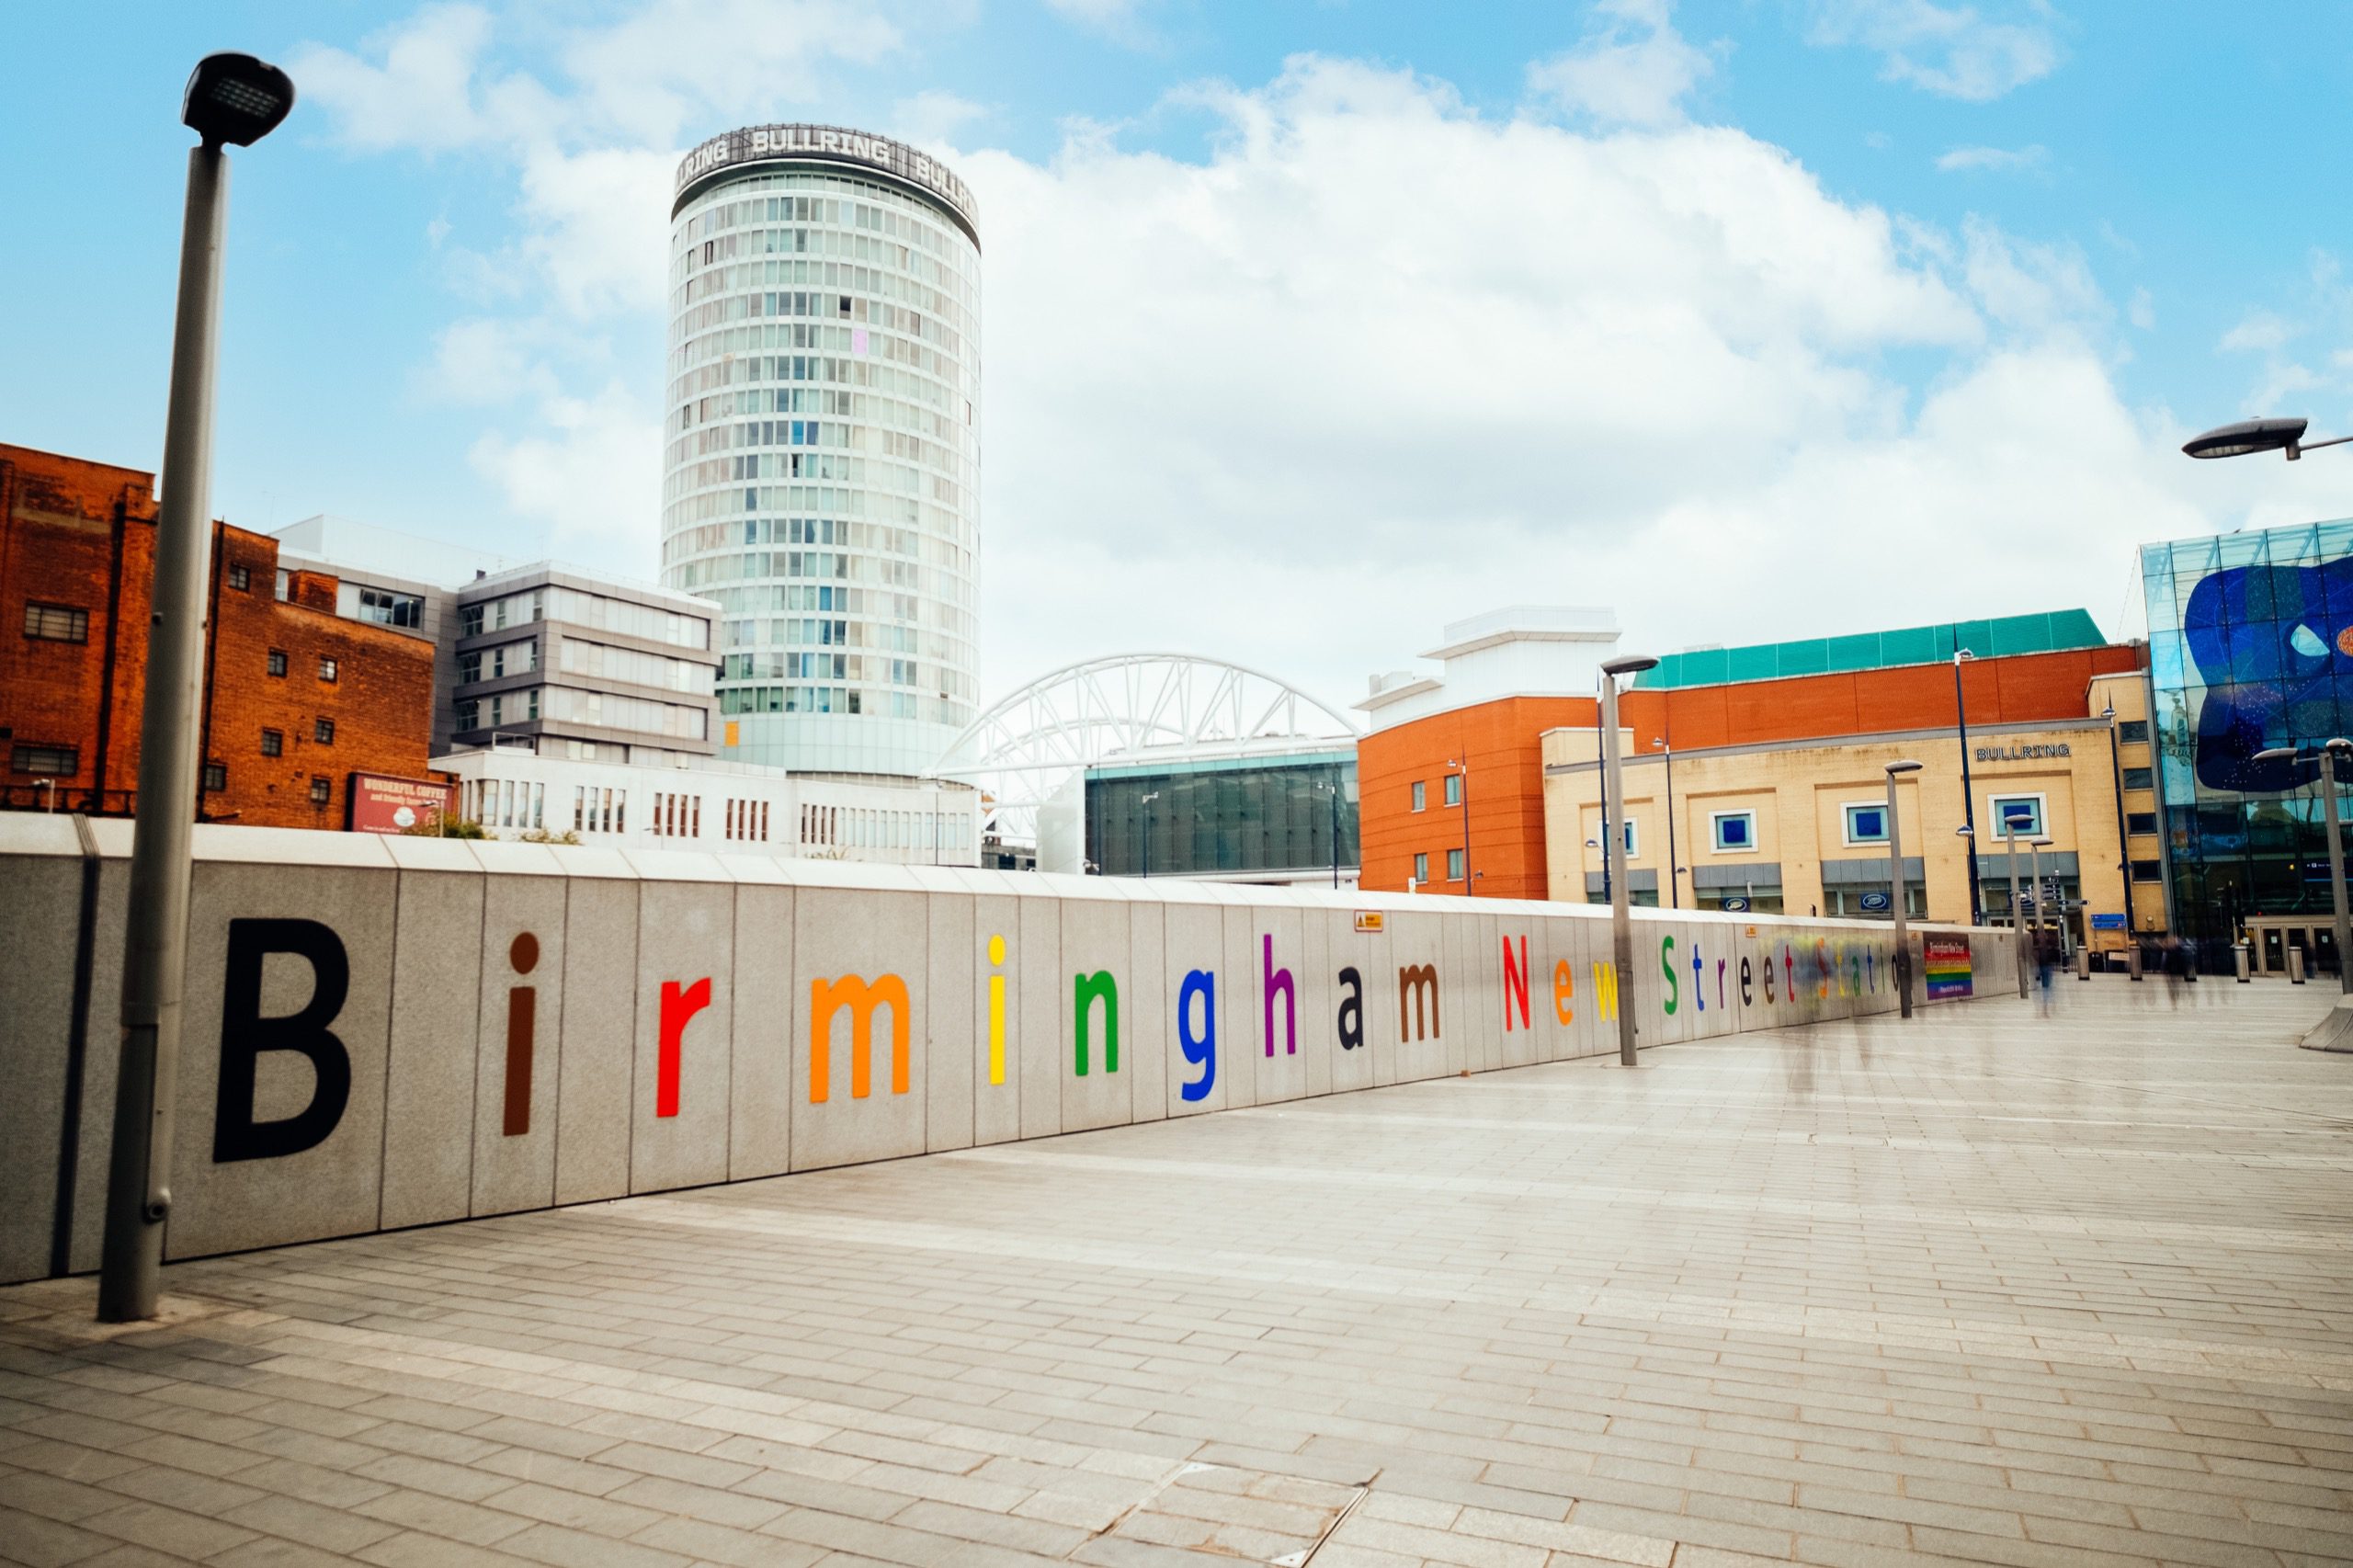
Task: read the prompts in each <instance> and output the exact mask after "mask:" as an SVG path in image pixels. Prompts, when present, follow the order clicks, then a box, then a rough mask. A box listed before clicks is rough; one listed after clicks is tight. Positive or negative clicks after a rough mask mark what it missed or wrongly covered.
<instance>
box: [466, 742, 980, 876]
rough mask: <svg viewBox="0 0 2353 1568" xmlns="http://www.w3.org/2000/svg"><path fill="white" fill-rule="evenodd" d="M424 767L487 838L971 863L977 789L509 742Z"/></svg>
mask: <svg viewBox="0 0 2353 1568" xmlns="http://www.w3.org/2000/svg"><path fill="white" fill-rule="evenodd" d="M433 767H434V770H435V771H436V772H438V773H446V774H449V775H452V776H454V777H455V778H457V780H458V814H459V816H460V818H461V819H463V820H465V821H467V822H473V823H479V824H482V827H483V831H484V832H485V833H487V834H489V835H491V836H492V837H494V838H509V839H516V838H522V837H524V836H526V835H538V834H547V835H551V836H555V837H561V836H562V835H564V834H566V833H572V834H576V835H579V839H580V842H581V843H583V844H600V845H604V846H608V847H643V848H649V849H712V850H725V851H728V852H731V853H733V854H744V855H762V854H765V855H774V856H779V857H782V858H793V859H824V860H859V861H869V862H878V863H881V864H886V865H900V866H932V865H939V866H977V865H978V864H980V847H979V846H980V834H981V797H980V792H979V791H978V790H972V789H971V788H969V787H967V786H963V785H960V784H956V783H954V782H934V781H931V780H921V781H918V780H915V779H907V780H904V781H898V780H881V779H837V778H812V777H809V776H806V775H794V774H787V773H783V772H780V771H779V770H777V769H774V768H765V767H746V766H744V765H742V764H736V763H726V762H702V761H698V762H690V763H671V764H644V763H635V762H615V761H607V760H603V759H575V758H573V757H569V756H555V755H550V754H546V753H540V752H534V751H531V750H529V748H528V747H527V746H524V745H519V744H518V745H512V746H508V745H501V746H499V747H497V748H496V749H487V748H485V749H483V750H469V751H460V752H453V753H450V754H449V755H448V756H437V757H435V758H434V759H433Z"/></svg>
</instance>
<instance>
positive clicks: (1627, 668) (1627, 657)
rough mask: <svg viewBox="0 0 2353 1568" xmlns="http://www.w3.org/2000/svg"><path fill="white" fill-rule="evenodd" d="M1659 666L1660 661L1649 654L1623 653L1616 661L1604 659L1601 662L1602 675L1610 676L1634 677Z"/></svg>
mask: <svg viewBox="0 0 2353 1568" xmlns="http://www.w3.org/2000/svg"><path fill="white" fill-rule="evenodd" d="M1657 665H1658V660H1656V659H1655V658H1653V657H1652V656H1651V655H1650V654H1648V653H1623V654H1620V656H1619V657H1617V658H1614V659H1604V660H1603V661H1602V662H1601V673H1602V674H1603V675H1606V676H1634V675H1640V674H1642V673H1643V671H1644V670H1647V669H1654V668H1656V667H1657Z"/></svg>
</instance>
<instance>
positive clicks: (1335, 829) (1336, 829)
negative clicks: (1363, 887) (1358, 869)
mask: <svg viewBox="0 0 2353 1568" xmlns="http://www.w3.org/2000/svg"><path fill="white" fill-rule="evenodd" d="M1315 788H1316V789H1318V790H1322V791H1323V792H1324V794H1326V795H1329V796H1330V797H1331V798H1332V891H1333V892H1339V891H1340V782H1339V780H1338V779H1336V778H1335V779H1332V780H1330V781H1329V782H1325V781H1324V780H1321V779H1319V780H1317V781H1316V785H1315Z"/></svg>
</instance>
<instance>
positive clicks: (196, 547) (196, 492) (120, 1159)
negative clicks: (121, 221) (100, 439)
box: [98, 54, 294, 1323]
mask: <svg viewBox="0 0 2353 1568" xmlns="http://www.w3.org/2000/svg"><path fill="white" fill-rule="evenodd" d="M293 107H294V84H293V82H292V81H291V80H290V79H289V78H288V76H287V74H286V73H285V72H283V71H280V70H279V69H278V67H277V66H275V65H269V64H266V63H264V62H261V61H259V60H256V59H255V58H254V57H253V56H252V55H250V54H210V55H207V56H205V57H204V59H202V60H200V61H199V62H197V67H196V70H195V71H194V73H192V74H190V75H189V77H188V91H187V93H186V95H185V96H184V97H182V98H181V100H180V121H181V123H182V124H184V125H186V126H187V127H188V129H189V130H191V131H195V132H196V133H197V136H198V138H199V142H198V145H196V146H195V147H192V148H190V149H189V150H188V208H187V211H186V214H185V215H184V217H183V218H182V220H181V226H180V277H179V299H178V303H177V305H176V311H175V314H174V319H173V325H172V381H171V397H170V402H169V403H168V405H167V407H166V411H165V416H164V471H163V480H164V499H163V504H162V506H160V508H158V511H157V515H156V518H155V588H154V597H153V604H152V609H153V621H152V625H151V630H150V631H149V633H148V643H147V692H146V698H145V705H144V708H143V710H142V713H141V715H140V721H139V803H138V808H137V826H136V828H135V829H134V830H133V833H132V836H131V889H130V901H129V904H130V912H131V916H130V920H129V922H128V925H127V927H126V930H125V933H124V949H123V971H122V1058H121V1064H120V1067H119V1071H118V1074H117V1077H116V1080H115V1102H114V1144H113V1148H112V1151H111V1153H110V1156H109V1159H108V1168H107V1212H106V1233H105V1241H104V1246H103V1249H102V1251H101V1253H100V1255H99V1271H98V1319H99V1321H100V1322H102V1323H135V1322H137V1321H138V1320H140V1319H142V1318H151V1317H153V1316H154V1315H155V1301H156V1297H157V1294H158V1293H159V1291H160V1290H161V1289H162V1284H163V1267H164V1221H165V1217H166V1216H168V1215H169V1214H170V1212H171V1207H172V1193H171V1172H172V1114H173V1109H174V1106H173V1101H174V1098H175V1096H176V1092H177V1085H178V1078H179V1046H180V1007H181V986H182V982H183V979H184V976H185V971H186V968H187V952H186V944H187V939H188V881H189V874H190V869H191V868H190V854H191V851H192V847H193V844H194V840H195V826H194V821H193V819H194V817H195V812H196V801H197V789H196V784H197V754H196V746H197V729H196V707H197V695H198V687H199V683H200V681H201V679H202V673H203V668H204V583H205V577H206V574H207V573H208V571H209V570H210V561H209V559H208V557H210V554H211V547H212V540H211V529H210V528H208V527H207V526H206V523H205V518H206V517H207V516H208V515H209V514H210V511H211V506H212V381H213V363H214V358H215V344H216V340H217V339H218V337H219V329H220V322H221V250H222V244H223V243H224V241H225V238H226V235H227V233H228V210H229V208H228V197H229V159H228V155H227V153H225V152H223V151H222V149H223V148H224V147H250V146H252V145H253V144H254V143H255V142H258V141H260V140H261V139H262V138H263V137H265V136H267V135H268V134H269V133H270V132H271V131H275V130H276V129H277V128H278V123H279V122H280V121H281V120H283V119H285V118H286V116H287V114H288V113H289V111H290V110H291V109H292V108H293Z"/></svg>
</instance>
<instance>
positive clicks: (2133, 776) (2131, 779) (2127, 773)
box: [2124, 767, 2157, 790]
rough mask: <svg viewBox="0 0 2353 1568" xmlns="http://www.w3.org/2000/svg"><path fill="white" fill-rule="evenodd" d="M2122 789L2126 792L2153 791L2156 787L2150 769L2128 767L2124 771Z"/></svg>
mask: <svg viewBox="0 0 2353 1568" xmlns="http://www.w3.org/2000/svg"><path fill="white" fill-rule="evenodd" d="M2124 787H2125V788H2126V789H2127V790H2154V789H2155V788H2156V787H2157V785H2156V780H2155V778H2153V777H2152V776H2151V770H2150V769H2148V768H2145V767H2128V768H2126V769H2125V770H2124Z"/></svg>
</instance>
